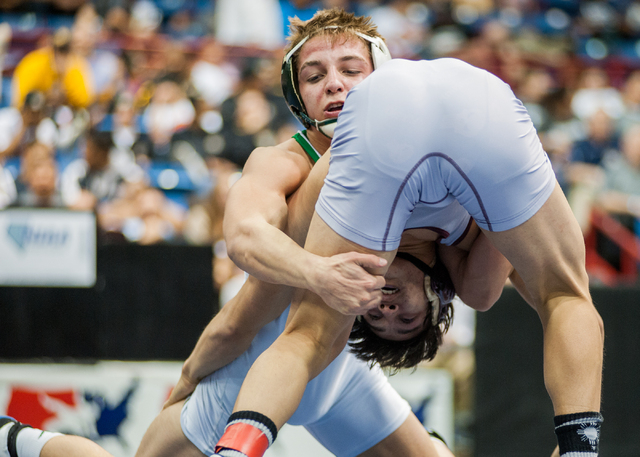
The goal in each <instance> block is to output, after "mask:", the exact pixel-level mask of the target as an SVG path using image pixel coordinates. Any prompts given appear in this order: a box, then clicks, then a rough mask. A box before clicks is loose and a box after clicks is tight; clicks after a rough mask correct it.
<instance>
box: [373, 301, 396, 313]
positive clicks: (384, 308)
mask: <svg viewBox="0 0 640 457" xmlns="http://www.w3.org/2000/svg"><path fill="white" fill-rule="evenodd" d="M378 309H380V312H381V313H382V314H385V315H391V314H393V313H394V312H395V311H396V309H397V307H396V305H389V304H385V303H380V306H379V307H378Z"/></svg>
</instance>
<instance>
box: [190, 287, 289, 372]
mask: <svg viewBox="0 0 640 457" xmlns="http://www.w3.org/2000/svg"><path fill="white" fill-rule="evenodd" d="M292 294H293V290H292V289H290V288H288V287H284V286H279V285H274V284H267V283H264V282H262V281H259V280H257V279H256V278H253V277H249V278H247V280H246V281H245V283H244V284H243V286H242V288H241V289H240V291H239V292H238V294H237V295H236V296H235V297H234V298H232V299H231V300H230V301H229V303H227V304H226V305H225V306H224V307H223V308H222V309H221V310H220V312H219V313H218V314H217V315H216V316H215V317H214V318H213V319H212V320H211V322H209V324H208V325H207V327H206V328H205V330H204V332H203V333H202V335H201V336H200V338H199V339H198V342H197V343H196V346H195V348H194V350H193V352H192V353H191V355H190V356H189V358H188V359H187V360H186V361H185V363H184V366H183V369H182V371H183V375H184V376H186V377H187V378H188V379H190V380H194V381H196V382H197V381H200V380H201V379H202V378H204V377H205V376H208V375H209V374H211V373H213V372H214V371H216V370H218V369H220V368H222V367H224V366H225V365H227V364H228V363H231V362H232V361H233V360H235V359H236V358H237V357H238V356H240V354H242V353H243V352H245V351H246V350H247V348H248V347H249V345H250V344H251V342H252V341H253V338H254V337H255V336H256V335H257V333H258V332H259V331H260V329H262V327H263V326H265V325H266V324H268V323H269V322H271V321H272V320H274V319H275V318H277V317H278V316H279V315H280V314H282V312H283V311H284V310H285V309H286V308H287V306H288V305H289V303H290V302H291V297H292Z"/></svg>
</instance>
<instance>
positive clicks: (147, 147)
mask: <svg viewBox="0 0 640 457" xmlns="http://www.w3.org/2000/svg"><path fill="white" fill-rule="evenodd" d="M195 114H196V112H195V108H194V106H193V104H192V103H191V100H189V99H188V98H187V94H186V92H185V90H184V89H183V88H182V87H180V85H178V84H177V83H176V82H174V81H171V80H164V81H162V82H160V83H159V84H158V85H157V86H156V88H155V90H154V93H153V97H152V98H151V103H149V106H147V108H146V109H145V112H144V114H143V121H144V124H145V127H146V129H147V131H148V138H141V139H140V140H139V141H138V143H137V144H135V145H134V146H133V151H134V153H135V154H136V160H138V162H140V163H141V164H147V163H149V161H152V160H165V161H172V160H175V158H174V157H172V156H171V143H170V142H171V137H172V136H173V134H174V133H176V132H177V131H179V130H183V129H185V128H187V127H189V126H190V125H191V124H192V123H193V121H194V120H195Z"/></svg>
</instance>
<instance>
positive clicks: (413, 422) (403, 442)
mask: <svg viewBox="0 0 640 457" xmlns="http://www.w3.org/2000/svg"><path fill="white" fill-rule="evenodd" d="M400 455H401V456H403V457H453V454H452V453H451V451H449V450H448V449H447V447H446V446H445V445H444V444H442V442H439V443H437V442H436V441H435V440H432V439H431V437H430V436H429V434H428V433H427V431H426V430H425V428H424V426H423V425H422V424H421V423H420V421H419V420H418V418H417V417H416V416H415V415H414V414H413V413H412V414H410V415H409V417H407V420H405V421H404V423H403V424H402V425H401V426H400V427H399V428H398V429H397V430H396V431H394V432H393V433H392V434H391V435H389V436H388V437H386V438H385V439H384V440H382V441H380V442H379V443H378V444H376V445H375V446H373V447H371V448H370V449H367V450H366V451H364V452H363V453H362V454H359V457H397V456H400Z"/></svg>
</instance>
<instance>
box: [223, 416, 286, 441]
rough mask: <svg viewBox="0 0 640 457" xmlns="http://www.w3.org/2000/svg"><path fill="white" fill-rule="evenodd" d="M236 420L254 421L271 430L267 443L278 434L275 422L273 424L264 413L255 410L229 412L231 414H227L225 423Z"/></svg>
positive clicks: (273, 439)
mask: <svg viewBox="0 0 640 457" xmlns="http://www.w3.org/2000/svg"><path fill="white" fill-rule="evenodd" d="M237 420H245V421H247V420H249V421H256V422H258V423H260V424H262V425H264V426H265V427H266V428H267V430H269V431H270V432H271V438H272V439H270V440H269V443H273V442H274V441H275V440H276V436H277V435H278V428H277V427H276V424H274V423H273V421H272V420H271V419H269V418H268V417H267V416H265V415H264V414H260V413H258V412H255V411H236V412H235V413H233V414H231V416H229V420H228V421H227V425H228V424H230V423H231V422H233V421H237Z"/></svg>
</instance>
